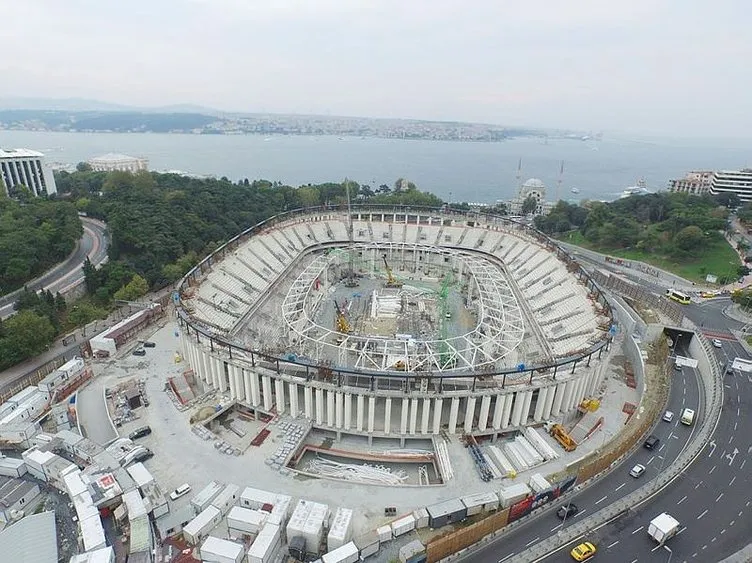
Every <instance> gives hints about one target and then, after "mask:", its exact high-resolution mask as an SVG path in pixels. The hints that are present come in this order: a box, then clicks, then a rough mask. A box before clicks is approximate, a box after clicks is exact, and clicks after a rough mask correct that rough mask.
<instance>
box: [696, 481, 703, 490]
mask: <svg viewBox="0 0 752 563" xmlns="http://www.w3.org/2000/svg"><path fill="white" fill-rule="evenodd" d="M700 485H702V481H700V482H699V483H697V484H696V485H695V489H697V488H698V487H699V486H700Z"/></svg>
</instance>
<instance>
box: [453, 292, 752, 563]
mask: <svg viewBox="0 0 752 563" xmlns="http://www.w3.org/2000/svg"><path fill="white" fill-rule="evenodd" d="M729 305H730V300H729V299H727V298H725V299H724V298H721V299H712V300H708V301H705V302H702V303H697V304H693V305H690V306H687V307H686V311H685V313H686V315H687V316H688V317H689V318H690V319H692V320H693V321H694V322H695V323H696V324H697V326H698V327H701V328H700V330H702V331H703V332H705V334H706V336H708V337H709V338H717V339H718V340H720V343H721V347H720V348H714V352H715V354H716V358H715V359H716V360H717V361H718V362H719V364H721V365H723V364H727V365H731V362H732V361H733V359H734V358H736V357H741V358H747V359H752V356H751V355H750V354H748V353H747V351H746V349H745V348H744V347H743V346H742V345H741V344H740V343H739V342H738V341H737V340H736V338H735V337H734V336H733V334H732V333H731V331H732V330H739V329H740V328H741V327H742V326H743V323H740V322H738V321H736V320H733V319H731V318H729V317H727V316H726V315H725V313H724V310H725V309H726V308H727V307H728V306H729ZM688 344H689V342H682V341H681V340H680V341H679V343H678V351H677V352H678V353H679V354H686V346H687V345H688ZM671 377H672V381H671V392H670V394H669V403H668V409H669V410H672V411H673V412H674V413H676V418H674V421H673V422H672V423H666V422H663V421H658V422H656V424H655V427H654V430H653V433H654V434H655V435H656V436H658V437H659V438H660V439H661V443H660V446H659V449H658V451H657V452H650V451H648V450H645V449H643V448H639V450H638V451H636V452H635V453H634V454H633V455H632V456H630V457H629V459H627V460H626V461H624V462H623V463H622V464H621V466H619V467H618V468H616V469H615V470H614V471H613V472H612V473H610V474H609V475H607V476H605V477H604V478H603V479H601V480H600V481H598V482H596V483H595V484H594V485H593V486H591V487H589V488H588V489H585V490H584V491H582V492H580V493H577V494H576V495H574V496H572V497H571V498H570V499H567V501H559V503H558V504H557V506H558V505H560V504H563V503H564V502H568V501H569V500H571V502H574V503H575V504H576V505H577V506H578V507H579V509H580V512H579V513H578V514H577V515H576V516H574V517H573V518H572V519H571V520H569V521H566V522H563V523H562V521H561V520H559V519H558V517H557V516H556V514H555V513H554V511H550V512H548V513H546V514H544V515H542V516H540V517H538V518H537V519H534V520H532V521H531V522H529V523H527V524H525V525H524V526H521V527H520V528H518V529H516V530H514V531H512V532H510V533H508V534H505V535H503V536H502V537H500V538H499V539H498V540H496V541H494V542H492V543H490V544H488V545H487V546H486V547H484V548H483V549H482V550H479V551H476V552H474V553H472V555H471V556H470V557H469V558H468V560H472V561H476V560H477V561H484V562H488V563H503V562H504V561H515V560H516V558H515V555H517V554H519V553H520V552H522V551H525V550H526V549H527V548H529V547H531V546H532V545H535V544H536V543H537V542H539V541H541V540H543V539H544V538H547V537H549V536H551V535H553V534H556V532H557V531H558V530H560V529H561V528H562V527H564V526H568V525H570V524H571V522H573V521H577V520H578V519H581V518H586V517H587V516H589V515H590V514H593V513H594V512H596V511H598V510H599V509H600V508H603V507H604V506H606V505H608V504H609V503H613V502H615V501H616V500H618V499H620V498H622V497H623V496H626V495H627V494H629V493H630V492H632V491H634V490H635V489H637V488H638V487H640V486H641V485H643V484H644V483H645V481H646V480H648V479H651V478H652V477H654V476H656V475H657V474H658V472H660V471H661V469H662V468H663V467H664V466H667V465H668V464H670V463H672V462H673V461H674V460H675V459H676V458H677V457H678V455H679V454H680V453H681V451H682V450H683V448H684V447H685V446H686V444H687V443H688V442H689V440H690V439H691V437H692V435H693V433H694V431H695V427H696V425H697V424H698V423H701V422H702V419H703V416H704V409H703V405H702V401H701V400H700V389H699V382H698V377H697V374H696V372H695V370H694V369H692V368H687V367H685V368H683V370H682V372H681V373H679V372H677V371H675V370H672V375H671ZM723 391H724V394H723V408H722V411H721V416H720V419H719V421H718V424H717V426H716V427H715V430H714V433H713V435H712V437H711V441H710V442H709V443H708V444H707V445H706V446H705V448H704V449H703V450H702V452H701V454H700V455H699V457H697V458H696V460H695V461H694V463H693V464H692V465H690V466H689V468H687V470H686V471H685V472H684V473H683V474H682V475H681V476H680V477H679V478H678V479H676V480H675V481H673V482H672V483H671V484H670V485H669V486H668V487H666V488H664V489H663V490H662V491H661V492H659V493H658V494H657V495H655V496H654V497H652V498H651V499H649V500H648V501H647V502H645V503H643V504H642V505H641V506H639V507H637V508H636V509H634V510H631V511H629V512H628V513H626V514H624V515H622V516H620V517H619V518H617V519H616V520H614V521H612V522H610V523H608V524H606V525H604V526H602V527H600V528H598V529H595V530H591V531H589V532H588V533H587V534H585V535H584V536H582V537H581V538H579V539H578V540H577V541H576V542H573V543H570V544H568V545H566V546H564V547H563V548H562V549H561V550H559V551H557V552H555V553H553V554H550V555H549V556H548V557H546V558H545V561H571V557H570V555H569V551H570V550H571V548H572V547H574V545H576V544H577V543H579V542H581V541H591V542H593V543H594V544H596V545H597V547H598V553H597V554H596V556H595V560H604V561H619V562H621V561H624V562H626V563H639V562H641V561H669V560H671V561H674V562H682V561H686V562H690V561H703V562H706V561H719V560H721V559H723V558H725V557H728V556H729V555H732V554H733V553H736V552H737V551H738V550H740V549H742V548H743V547H744V546H746V545H747V544H748V543H749V542H750V537H751V536H750V530H752V495H750V494H749V491H750V487H751V486H752V466H750V463H752V461H750V462H747V458H748V457H749V456H750V454H752V374H747V373H743V372H736V373H734V374H733V375H728V376H725V377H724V389H723ZM684 407H690V408H695V409H696V410H697V411H698V415H697V418H696V422H695V426H692V427H687V426H684V425H681V424H680V423H679V419H678V416H679V414H680V413H681V410H682V408H684ZM636 463H641V464H643V465H645V466H646V467H647V471H646V473H645V474H644V475H643V476H642V477H641V478H639V479H634V478H632V477H630V476H629V469H630V468H631V467H633V466H634V465H635V464H636ZM664 511H665V512H669V513H670V514H672V515H673V516H674V517H676V518H677V519H678V520H679V521H680V522H681V525H682V527H681V529H680V532H679V534H678V535H677V536H676V537H674V538H672V539H670V540H669V541H668V542H667V544H666V546H665V547H664V546H657V544H656V543H655V542H654V541H653V540H652V539H651V538H650V537H649V536H648V535H647V526H648V523H649V522H650V520H651V519H652V518H653V517H655V516H656V515H658V514H660V513H661V512H664Z"/></svg>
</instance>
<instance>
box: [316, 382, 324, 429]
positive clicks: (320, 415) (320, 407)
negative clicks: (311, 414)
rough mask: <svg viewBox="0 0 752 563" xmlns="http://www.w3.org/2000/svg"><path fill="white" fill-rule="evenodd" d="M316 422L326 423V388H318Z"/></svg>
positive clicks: (319, 423)
mask: <svg viewBox="0 0 752 563" xmlns="http://www.w3.org/2000/svg"><path fill="white" fill-rule="evenodd" d="M316 424H318V425H319V426H322V425H323V424H324V390H323V389H318V388H317V389H316Z"/></svg>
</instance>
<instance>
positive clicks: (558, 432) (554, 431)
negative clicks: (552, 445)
mask: <svg viewBox="0 0 752 563" xmlns="http://www.w3.org/2000/svg"><path fill="white" fill-rule="evenodd" d="M550 433H551V436H553V438H554V440H556V441H557V442H559V444H561V447H562V448H564V450H565V451H567V452H573V451H574V450H575V449H577V444H576V443H575V441H574V440H572V437H571V436H570V435H569V434H568V433H567V431H566V429H565V428H564V427H563V426H562V425H561V424H554V425H553V426H552V427H551V432H550Z"/></svg>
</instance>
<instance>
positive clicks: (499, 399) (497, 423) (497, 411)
mask: <svg viewBox="0 0 752 563" xmlns="http://www.w3.org/2000/svg"><path fill="white" fill-rule="evenodd" d="M502 414H504V395H496V404H495V405H494V414H493V420H492V421H491V424H492V425H493V429H494V430H499V429H500V428H501V416H502Z"/></svg>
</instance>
